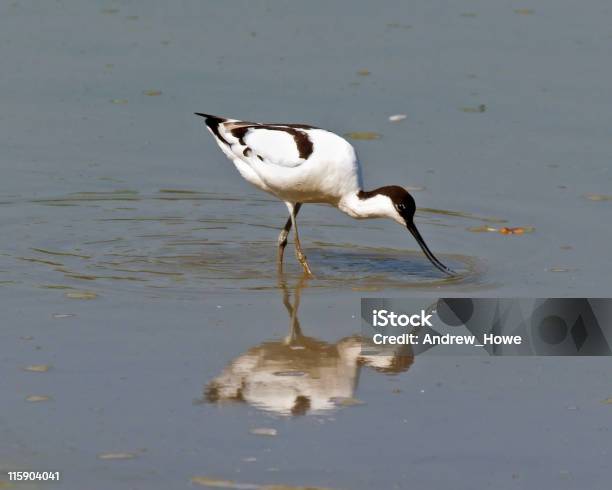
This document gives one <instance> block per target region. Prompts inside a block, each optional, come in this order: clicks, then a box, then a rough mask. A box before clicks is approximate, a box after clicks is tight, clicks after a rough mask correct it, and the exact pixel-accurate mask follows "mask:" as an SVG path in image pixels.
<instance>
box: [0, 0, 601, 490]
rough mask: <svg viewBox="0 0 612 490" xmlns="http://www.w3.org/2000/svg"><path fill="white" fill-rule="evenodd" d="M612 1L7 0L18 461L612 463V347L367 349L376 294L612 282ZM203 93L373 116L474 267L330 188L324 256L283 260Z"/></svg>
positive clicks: (260, 197)
mask: <svg viewBox="0 0 612 490" xmlns="http://www.w3.org/2000/svg"><path fill="white" fill-rule="evenodd" d="M611 17H612V10H611V9H610V7H609V5H608V2H605V1H603V0H590V1H587V2H583V3H581V4H580V6H577V5H576V4H575V2H569V1H566V0H563V1H559V0H555V1H552V0H539V1H536V2H532V3H531V4H528V5H527V4H525V5H523V4H521V5H513V4H512V3H507V2H493V3H492V2H485V1H477V0H474V1H467V0H462V1H459V2H453V3H452V5H449V4H448V2H438V1H434V2H432V1H427V2H426V1H418V2H399V1H397V2H385V4H384V5H380V4H377V3H375V2H361V1H358V2H351V3H350V5H349V4H348V3H329V2H316V1H315V2H307V3H290V4H287V3H285V2H277V1H266V2H227V3H222V4H218V3H208V2H196V1H187V0H183V1H181V2H174V3H172V4H168V3H167V2H161V1H157V0H155V1H148V2H143V1H111V0H109V1H96V2H77V1H76V0H65V1H56V2H44V3H41V2H35V1H25V0H19V1H16V2H11V3H9V2H7V3H4V4H2V5H0V59H2V65H3V76H2V77H0V98H1V99H2V111H0V142H1V144H2V155H1V156H0V169H1V170H2V178H1V179H0V222H1V223H2V233H0V306H1V307H2V312H3V320H2V327H1V328H0V372H1V373H2V375H1V376H0V393H1V395H0V397H1V406H2V410H0V470H2V471H4V470H8V469H21V468H28V469H57V470H61V471H62V472H63V477H64V480H63V482H62V483H61V484H60V485H59V486H57V487H58V488H59V487H61V488H68V489H82V488H90V489H94V490H95V489H98V488H99V489H107V488H117V489H133V488H147V489H157V488H160V489H161V488H181V487H182V486H185V487H187V486H188V485H193V486H194V487H195V486H196V485H198V484H203V483H206V482H208V483H211V481H210V480H205V479H200V480H195V481H194V482H193V483H190V482H192V478H194V477H198V476H200V477H206V478H212V479H220V480H233V481H235V482H236V484H237V485H238V486H239V485H246V487H244V486H243V488H255V487H256V485H265V484H285V485H293V486H308V485H310V486H314V485H317V486H323V487H331V488H408V487H418V488H439V487H442V486H448V485H449V484H452V485H453V487H455V488H466V489H467V488H482V487H485V486H491V487H494V488H498V489H504V488H517V487H519V488H523V487H524V488H536V487H549V486H555V487H558V488H607V487H608V483H609V480H610V477H611V476H612V475H611V474H610V469H609V463H608V461H609V457H610V454H609V430H610V420H611V419H610V417H611V412H610V405H609V404H607V403H602V401H604V400H606V399H608V398H609V397H610V396H612V391H611V388H610V383H609V376H608V374H607V373H608V372H609V369H610V362H609V360H607V359H557V358H551V359H541V358H512V359H509V358H503V359H500V358H494V359H489V358H488V357H486V356H485V355H483V354H484V353H481V355H478V356H474V357H470V358H467V357H464V358H454V357H441V356H428V355H422V356H418V357H417V358H413V357H412V356H410V353H406V352H400V353H397V355H395V353H394V355H392V356H386V357H385V358H384V359H383V360H386V361H388V364H384V362H383V361H382V360H381V359H372V358H365V357H359V356H355V355H354V351H353V349H352V346H353V345H354V342H356V341H357V339H358V338H359V331H360V321H359V312H360V309H359V299H360V298H361V297H362V296H392V297H402V296H403V297H408V296H410V297H427V298H435V297H438V296H440V295H447V296H465V295H474V296H494V297H495V296H499V297H513V296H514V297H516V296H519V297H525V296H528V297H554V296H598V297H599V296H604V297H605V296H609V295H610V292H611V288H610V280H609V271H610V265H609V263H610V259H609V257H610V254H609V249H610V242H611V241H612V229H611V228H610V227H609V226H607V223H608V222H609V221H610V215H611V212H612V204H611V203H612V201H610V200H609V196H610V195H612V191H611V190H610V187H611V184H612V175H611V174H610V158H611V155H612V146H611V143H610V141H611V140H610V135H609V131H608V128H609V127H610V120H611V118H612V116H611V114H610V109H609V108H610V107H611V104H610V103H611V102H612V101H611V100H610V92H609V87H610V86H612V65H610V63H609V62H608V61H609V60H608V58H609V56H608V53H609V50H610V48H611V47H612V30H610V25H612V22H611V20H612V18H611ZM279 40H282V41H283V42H282V43H280V44H279ZM160 92H161V93H160ZM195 111H206V112H211V113H218V114H221V115H229V116H235V117H242V118H245V119H252V120H271V121H294V122H300V121H301V122H307V123H312V124H315V125H317V126H321V127H325V128H329V129H331V130H334V131H336V132H338V133H340V134H346V133H364V134H365V133H368V134H369V133H376V134H377V135H379V136H380V137H379V138H378V139H372V138H366V139H363V138H361V139H356V140H355V141H354V144H355V146H356V148H357V150H358V152H359V154H360V157H361V161H362V163H363V166H364V177H365V181H366V184H367V186H368V187H371V188H373V187H377V186H379V185H384V184H392V183H393V184H400V185H406V186H409V187H411V188H413V189H414V192H413V193H414V197H415V200H416V202H417V206H419V210H418V212H417V226H418V227H419V229H420V231H421V233H422V234H423V236H424V238H425V240H426V241H427V243H428V244H429V246H430V248H431V249H432V251H433V252H434V253H435V254H436V255H437V256H438V257H439V258H440V259H441V260H442V261H443V262H445V263H448V265H449V266H451V267H453V268H455V269H456V270H457V271H458V272H460V275H459V277H458V278H456V279H452V280H449V279H447V278H445V277H443V276H442V274H440V273H439V272H438V271H437V270H436V269H434V268H433V267H432V266H431V265H430V264H429V262H428V261H427V260H426V259H425V258H424V257H423V255H422V253H421V252H420V251H419V249H418V247H417V245H416V244H415V243H414V240H413V239H412V237H411V236H410V235H409V234H408V233H407V232H406V230H405V229H403V228H402V227H399V226H397V225H396V224H394V223H391V222H384V221H361V222H355V221H353V220H351V219H350V218H348V217H346V216H344V215H342V214H340V213H338V212H337V211H336V210H334V209H331V208H328V207H323V206H314V205H313V206H304V208H303V210H302V211H301V213H300V219H299V224H300V233H301V239H302V243H303V246H304V248H305V251H306V254H307V255H308V258H309V261H310V264H311V266H312V268H313V271H314V273H315V277H314V278H313V279H311V280H303V278H302V277H301V273H300V270H299V268H298V266H297V265H296V263H295V260H294V257H293V254H292V253H291V252H290V250H289V248H288V249H287V253H286V254H285V261H286V269H285V274H284V275H283V276H281V277H280V279H279V277H278V275H277V273H276V268H275V263H274V260H275V253H276V250H275V243H276V236H277V234H278V230H279V228H280V226H281V225H282V224H283V223H284V221H285V220H286V218H287V217H286V209H285V206H284V205H282V204H280V203H277V202H276V201H275V200H274V199H272V198H271V197H270V196H267V195H265V194H262V193H258V192H257V191H256V190H255V189H253V188H251V187H249V186H248V185H247V184H246V183H245V182H243V181H242V179H241V178H240V177H239V175H238V174H237V172H236V171H235V169H234V168H233V167H232V165H231V163H230V162H228V161H226V160H225V158H224V157H223V156H222V155H221V154H220V152H219V151H218V149H217V148H216V146H215V145H214V143H213V141H212V140H211V138H210V137H209V135H208V134H207V133H206V132H205V131H204V130H203V126H202V122H201V120H199V118H196V117H194V116H193V114H192V113H193V112H195ZM392 114H406V115H407V117H406V118H405V119H404V120H401V121H399V122H390V121H389V120H388V117H389V116H390V115H392ZM504 227H508V228H513V227H523V228H525V229H526V230H527V231H529V232H527V233H523V234H514V235H513V234H503V233H500V230H502V229H503V228H504ZM531 227H532V228H533V230H531ZM479 230H481V232H477V231H479ZM482 230H489V231H482ZM290 246H291V244H290ZM400 354H401V355H400ZM254 359H257V360H258V361H257V362H254V361H253V360H254ZM32 366H34V367H35V369H33V370H32V369H29V370H28V369H27V368H28V367H32ZM37 366H38V367H37ZM31 396H39V397H49V399H44V398H43V399H40V398H34V399H32V398H30V400H37V399H38V400H40V401H27V399H28V397H31ZM253 429H275V430H276V435H265V434H272V432H271V431H269V430H263V431H259V432H260V434H262V433H263V434H264V435H256V434H253V433H251V431H252V430H253ZM3 480H6V478H5V477H4V476H0V487H2V485H3ZM198 482H199V483H198ZM225 484H226V485H228V484H227V483H225ZM249 485H251V487H249ZM42 486H43V485H42V484H41V485H38V486H34V487H36V488H40V487H42ZM19 488H21V487H19ZM24 488H26V487H25V486H24ZM54 488H55V487H54Z"/></svg>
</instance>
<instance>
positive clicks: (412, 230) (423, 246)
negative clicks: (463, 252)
mask: <svg viewBox="0 0 612 490" xmlns="http://www.w3.org/2000/svg"><path fill="white" fill-rule="evenodd" d="M406 228H408V231H409V232H410V233H412V236H413V237H414V239H415V240H416V241H417V243H418V244H419V245H420V247H421V249H422V250H423V253H424V254H425V256H426V257H427V258H428V259H429V261H430V262H431V263H432V264H433V265H434V266H435V267H436V268H437V269H439V270H441V271H442V272H444V273H445V274H448V275H449V276H456V275H457V273H456V272H455V271H454V270H452V269H449V268H448V267H446V266H445V265H444V264H443V263H442V262H440V261H439V260H438V259H437V258H436V256H435V255H434V254H433V253H432V252H431V250H429V247H428V246H427V244H426V243H425V240H423V237H422V236H421V234H420V233H419V230H417V228H416V226H415V225H414V223H410V224H407V225H406Z"/></svg>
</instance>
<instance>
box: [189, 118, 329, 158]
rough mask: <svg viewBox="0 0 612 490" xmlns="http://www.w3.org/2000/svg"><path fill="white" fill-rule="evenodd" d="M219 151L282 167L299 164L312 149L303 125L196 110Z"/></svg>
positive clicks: (234, 156)
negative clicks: (272, 122)
mask: <svg viewBox="0 0 612 490" xmlns="http://www.w3.org/2000/svg"><path fill="white" fill-rule="evenodd" d="M196 114H197V115H198V116H202V117H204V118H205V119H206V125H207V126H208V129H209V130H210V132H211V133H212V134H213V136H214V137H215V139H216V140H217V143H218V144H219V146H220V147H221V149H222V150H223V152H224V153H225V154H226V155H227V156H228V157H229V158H231V159H236V158H237V159H240V160H245V159H252V158H257V159H259V160H260V161H262V162H266V163H270V164H273V165H279V166H282V167H297V166H299V165H302V164H303V163H304V162H305V161H306V160H308V158H310V156H311V155H312V154H313V152H314V144H313V141H312V139H311V134H310V133H311V132H312V131H313V130H317V129H318V128H315V127H313V126H308V125H305V124H263V123H253V122H248V121H239V120H236V119H225V118H221V117H218V116H212V115H208V114H201V113H196Z"/></svg>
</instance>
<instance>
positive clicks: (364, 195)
mask: <svg viewBox="0 0 612 490" xmlns="http://www.w3.org/2000/svg"><path fill="white" fill-rule="evenodd" d="M338 209H340V211H342V212H343V213H346V214H348V215H349V216H350V217H351V218H356V219H368V218H392V219H395V216H394V215H395V214H397V213H396V212H395V210H394V208H393V203H392V202H391V200H390V199H389V197H387V196H385V195H383V194H375V193H372V192H367V191H363V190H359V191H357V192H352V193H350V194H347V195H345V196H343V197H342V199H340V201H339V203H338Z"/></svg>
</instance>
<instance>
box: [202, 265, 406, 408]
mask: <svg viewBox="0 0 612 490" xmlns="http://www.w3.org/2000/svg"><path fill="white" fill-rule="evenodd" d="M306 280H307V277H306V276H304V277H302V279H301V280H300V281H299V282H298V283H297V284H296V286H295V288H294V292H293V303H292V302H291V293H290V291H289V288H288V287H287V284H286V282H285V280H284V277H283V276H281V279H279V287H280V289H281V291H282V295H283V304H284V305H285V308H286V309H287V312H288V314H289V318H290V322H289V334H288V335H287V336H286V337H285V338H282V339H278V340H271V341H267V342H263V343H261V344H259V345H256V346H254V347H251V348H250V349H249V350H248V351H247V352H245V353H244V354H242V355H240V356H238V357H237V358H236V359H234V360H233V361H232V362H230V364H229V365H228V366H227V367H226V368H225V369H224V370H223V372H222V373H221V374H220V375H219V376H217V377H216V378H214V379H213V380H212V381H211V382H210V383H209V384H208V385H207V386H206V387H205V389H204V399H205V400H206V401H208V402H210V403H217V404H222V403H230V402H237V403H247V404H249V405H252V406H254V407H257V408H259V409H261V410H265V411H268V412H273V413H275V414H279V415H287V416H292V415H293V416H295V415H305V414H307V413H308V414H320V413H323V412H326V411H329V410H333V409H335V408H337V407H338V406H339V405H348V404H351V403H352V401H353V400H354V398H353V397H354V394H355V390H356V388H357V383H358V379H359V373H360V370H361V368H362V367H363V366H367V367H370V368H373V369H374V370H376V371H377V372H380V373H385V374H390V375H391V374H398V373H401V372H404V371H407V370H408V368H409V367H410V365H411V364H412V362H413V359H414V358H413V355H412V352H411V350H410V348H409V347H407V346H393V348H392V349H391V348H385V349H384V350H383V351H381V350H380V349H379V350H378V353H377V354H374V355H373V354H369V355H366V354H364V353H363V352H362V347H372V345H371V344H370V343H369V342H368V339H366V338H364V337H361V336H359V335H352V336H349V337H345V338H343V339H341V340H339V341H337V342H335V343H329V342H325V341H323V340H319V339H316V338H314V337H308V336H306V335H304V334H303V333H302V328H301V326H300V321H299V319H298V308H299V304H300V295H301V291H302V288H303V287H304V285H305V281H306Z"/></svg>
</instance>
